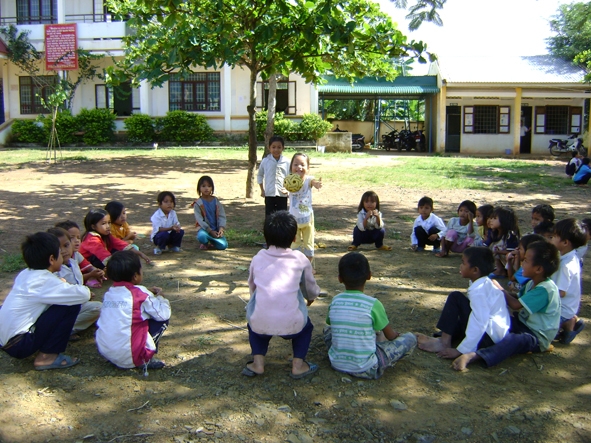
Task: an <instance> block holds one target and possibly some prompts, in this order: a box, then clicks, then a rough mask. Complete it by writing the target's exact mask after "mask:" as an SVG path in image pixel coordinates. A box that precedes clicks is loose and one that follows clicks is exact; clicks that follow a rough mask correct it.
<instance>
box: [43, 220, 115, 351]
mask: <svg viewBox="0 0 591 443" xmlns="http://www.w3.org/2000/svg"><path fill="white" fill-rule="evenodd" d="M47 232H48V233H50V234H53V235H55V236H56V237H57V239H58V240H59V242H60V253H61V254H62V259H63V264H62V266H61V268H60V270H59V271H57V272H56V274H57V276H58V277H60V278H63V279H64V280H65V281H66V282H67V283H70V284H71V285H83V284H84V277H83V276H82V271H81V270H80V266H79V265H78V262H77V261H76V260H75V259H73V258H72V254H73V247H72V242H71V240H70V234H68V231H66V230H65V229H63V228H50V229H48V230H47ZM90 298H91V299H92V298H93V294H92V293H91V294H90ZM102 305H103V304H102V303H101V302H100V301H87V302H84V303H82V305H81V306H80V313H79V314H78V316H77V317H76V322H75V323H74V327H73V328H72V336H71V337H70V340H78V339H80V337H79V336H78V335H77V333H78V332H82V331H84V330H85V329H88V328H89V327H90V326H91V325H92V324H93V323H94V322H96V321H97V319H98V318H99V315H100V313H101V307H102Z"/></svg>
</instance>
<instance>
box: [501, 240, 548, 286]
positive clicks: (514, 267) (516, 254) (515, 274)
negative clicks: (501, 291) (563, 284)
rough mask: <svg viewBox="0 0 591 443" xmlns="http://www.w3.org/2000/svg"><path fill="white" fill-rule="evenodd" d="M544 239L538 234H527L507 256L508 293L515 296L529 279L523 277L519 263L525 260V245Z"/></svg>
mask: <svg viewBox="0 0 591 443" xmlns="http://www.w3.org/2000/svg"><path fill="white" fill-rule="evenodd" d="M545 240H546V239H545V238H544V237H543V236H541V235H538V234H528V235H524V236H523V237H521V240H519V246H518V247H517V249H516V250H515V251H512V252H510V253H508V254H507V277H508V278H509V291H510V292H513V293H515V294H517V293H518V292H519V290H520V289H521V287H522V286H524V285H525V284H526V283H527V282H528V281H529V278H527V277H524V275H523V268H522V267H521V262H522V260H523V259H524V258H525V250H526V249H527V245H529V244H530V243H533V242H535V241H545Z"/></svg>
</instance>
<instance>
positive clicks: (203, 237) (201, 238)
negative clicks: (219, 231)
mask: <svg viewBox="0 0 591 443" xmlns="http://www.w3.org/2000/svg"><path fill="white" fill-rule="evenodd" d="M197 241H198V242H199V243H201V244H202V245H206V244H208V243H211V244H212V245H214V246H215V248H216V249H217V250H219V251H223V250H224V249H226V248H227V247H228V240H226V237H212V236H211V235H209V234H208V233H207V231H206V230H205V229H199V231H198V232H197Z"/></svg>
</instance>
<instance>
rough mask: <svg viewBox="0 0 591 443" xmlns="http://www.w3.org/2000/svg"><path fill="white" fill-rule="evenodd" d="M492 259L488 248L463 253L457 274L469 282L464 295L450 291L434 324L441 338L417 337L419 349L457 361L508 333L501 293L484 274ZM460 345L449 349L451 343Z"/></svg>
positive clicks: (505, 307) (489, 270)
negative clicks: (460, 357) (459, 341)
mask: <svg viewBox="0 0 591 443" xmlns="http://www.w3.org/2000/svg"><path fill="white" fill-rule="evenodd" d="M494 266H495V260H494V257H493V253H492V251H491V250H490V249H489V248H486V247H483V246H473V247H471V248H468V249H466V250H465V251H464V253H463V255H462V263H461V264H460V275H461V276H462V277H463V278H467V279H469V280H470V286H469V287H468V293H467V294H466V295H464V294H463V293H461V292H459V291H454V292H452V293H450V294H449V295H448V296H447V300H446V301H445V305H444V306H443V310H442V311H441V315H440V317H439V321H438V322H437V327H438V328H439V329H440V330H441V337H439V338H432V337H427V336H426V335H424V334H417V339H418V342H419V349H422V350H423V351H427V352H435V353H437V356H439V357H443V358H454V359H455V358H457V357H459V356H460V355H462V354H466V353H469V352H475V351H476V350H477V349H481V348H485V347H487V346H492V345H493V344H495V343H498V342H500V341H501V340H502V339H503V338H504V337H505V336H506V335H507V333H508V332H509V326H510V324H511V322H510V316H509V310H508V309H507V305H506V303H505V297H504V296H503V292H502V291H501V290H500V289H498V288H497V287H496V286H495V285H494V283H493V282H492V280H491V279H490V278H488V274H490V273H491V271H492V270H493V269H494ZM458 340H461V343H460V344H459V345H458V346H457V347H456V348H453V347H452V344H453V342H457V341H458Z"/></svg>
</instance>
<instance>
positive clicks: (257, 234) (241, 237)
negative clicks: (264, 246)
mask: <svg viewBox="0 0 591 443" xmlns="http://www.w3.org/2000/svg"><path fill="white" fill-rule="evenodd" d="M226 237H227V239H228V242H232V243H240V244H244V245H256V244H257V243H261V242H264V241H265V239H264V237H263V234H262V233H261V231H259V230H256V229H233V228H230V229H228V230H226Z"/></svg>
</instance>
